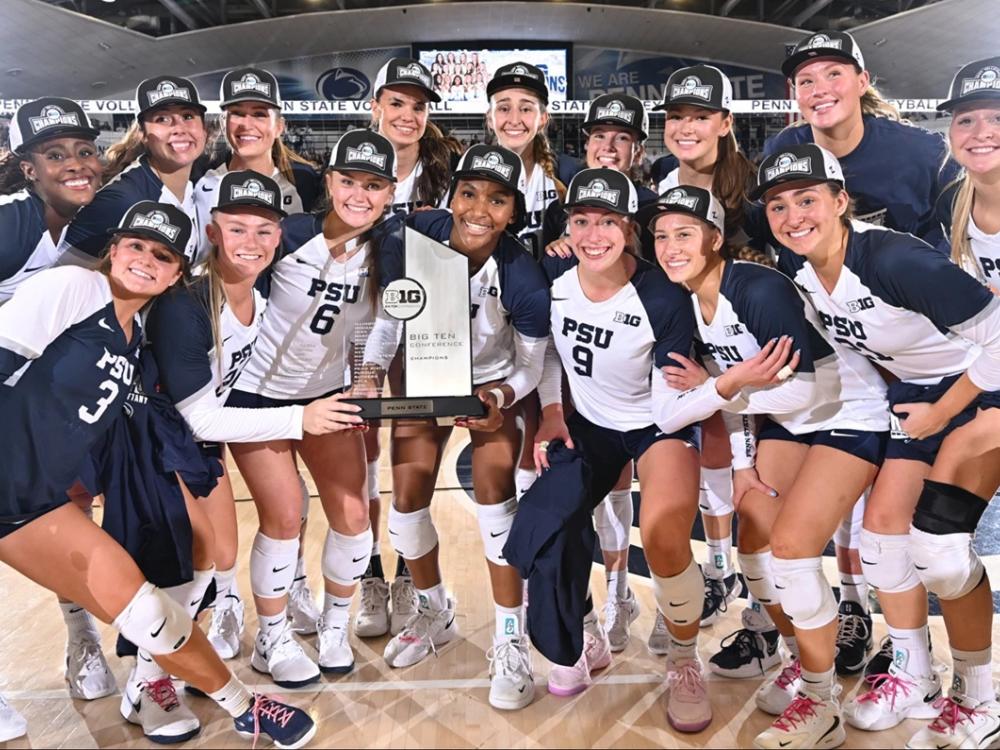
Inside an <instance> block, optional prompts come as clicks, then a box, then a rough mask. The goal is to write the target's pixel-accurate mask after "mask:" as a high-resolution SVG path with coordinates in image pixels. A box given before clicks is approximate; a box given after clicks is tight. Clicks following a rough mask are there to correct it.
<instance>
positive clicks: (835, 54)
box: [781, 49, 858, 78]
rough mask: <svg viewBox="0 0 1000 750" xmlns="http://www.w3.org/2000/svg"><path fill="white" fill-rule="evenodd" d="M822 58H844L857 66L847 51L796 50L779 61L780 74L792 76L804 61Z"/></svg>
mask: <svg viewBox="0 0 1000 750" xmlns="http://www.w3.org/2000/svg"><path fill="white" fill-rule="evenodd" d="M822 58H837V59H838V60H846V61H847V62H849V63H851V64H852V65H853V66H854V67H855V68H857V67H858V61H857V60H855V59H854V58H853V57H852V56H851V55H850V54H849V53H847V52H844V51H843V50H838V49H817V50H804V51H802V52H796V53H795V54H794V55H791V56H790V57H787V58H785V61H784V62H783V63H781V74H782V75H783V76H784V77H785V78H793V77H794V76H795V71H796V70H798V69H799V68H800V67H802V65H803V64H804V63H807V62H811V61H812V60H819V59H822Z"/></svg>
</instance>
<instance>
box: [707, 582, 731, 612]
mask: <svg viewBox="0 0 1000 750" xmlns="http://www.w3.org/2000/svg"><path fill="white" fill-rule="evenodd" d="M705 604H706V607H705V609H706V610H708V611H709V612H719V613H720V614H721V613H723V612H725V611H726V610H728V609H729V605H728V604H727V603H726V584H725V583H724V582H723V581H720V580H717V579H715V578H709V577H707V576H706V577H705Z"/></svg>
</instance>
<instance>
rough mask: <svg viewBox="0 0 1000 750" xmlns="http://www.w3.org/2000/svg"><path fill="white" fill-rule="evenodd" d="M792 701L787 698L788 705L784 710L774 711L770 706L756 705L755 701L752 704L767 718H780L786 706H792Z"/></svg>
mask: <svg viewBox="0 0 1000 750" xmlns="http://www.w3.org/2000/svg"><path fill="white" fill-rule="evenodd" d="M792 700H793V698H789V699H788V703H787V704H786V705H785V706H784V708H781V709H780V710H775V709H773V708H772V707H771V706H764V705H762V704H760V703H758V702H757V701H754V702H753V703H754V705H755V706H757V708H758V709H759V710H760V711H763V712H764V713H765V714H767V715H768V716H781V715H782V714H783V713H785V709H786V708H788V706H790V705H792Z"/></svg>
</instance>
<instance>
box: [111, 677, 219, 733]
mask: <svg viewBox="0 0 1000 750" xmlns="http://www.w3.org/2000/svg"><path fill="white" fill-rule="evenodd" d="M119 710H120V711H121V714H122V717H123V718H124V719H125V721H127V722H130V723H132V724H138V725H139V726H141V727H142V733H143V734H144V735H146V738H147V739H148V740H150V741H152V742H156V743H158V744H161V745H169V744H173V743H175V742H184V741H186V740H189V739H191V738H192V737H194V736H195V735H196V734H198V732H200V731H201V723H200V722H199V721H198V717H197V716H195V715H194V714H193V713H191V709H189V708H188V707H187V706H185V705H184V703H183V702H182V701H181V699H180V698H179V697H178V696H177V688H175V687H174V683H173V680H171V679H170V677H168V676H166V675H165V676H163V677H161V678H159V679H157V680H147V681H145V682H141V683H137V682H134V681H132V680H129V681H128V682H126V683H125V690H123V691H122V702H121V708H120V709H119Z"/></svg>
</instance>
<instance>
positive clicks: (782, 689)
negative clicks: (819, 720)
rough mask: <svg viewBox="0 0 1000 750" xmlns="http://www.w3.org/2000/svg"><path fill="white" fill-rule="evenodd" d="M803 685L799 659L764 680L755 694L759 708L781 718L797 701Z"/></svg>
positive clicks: (754, 697) (755, 700)
mask: <svg viewBox="0 0 1000 750" xmlns="http://www.w3.org/2000/svg"><path fill="white" fill-rule="evenodd" d="M801 685H802V665H801V664H799V660H798V659H794V660H793V661H792V662H791V663H789V664H786V665H785V666H784V667H783V668H781V669H780V670H778V671H777V672H775V673H774V674H773V675H772V676H770V677H768V678H767V679H765V680H764V682H763V683H762V684H761V686H760V687H759V688H757V692H755V693H754V694H753V699H754V702H755V703H756V704H757V708H759V709H760V710H761V711H763V712H764V713H766V714H771V715H772V716H781V714H783V713H784V712H785V709H786V708H788V706H789V705H790V704H791V702H792V701H793V700H794V699H795V694H796V693H797V692H798V691H799V688H800V687H801Z"/></svg>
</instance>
